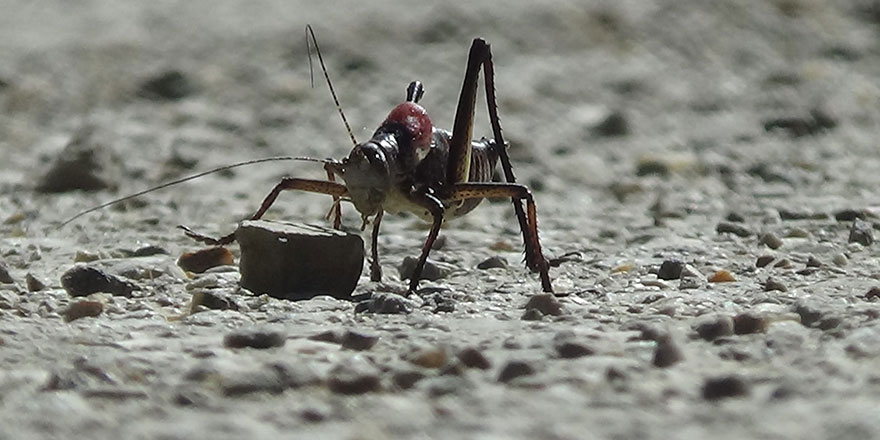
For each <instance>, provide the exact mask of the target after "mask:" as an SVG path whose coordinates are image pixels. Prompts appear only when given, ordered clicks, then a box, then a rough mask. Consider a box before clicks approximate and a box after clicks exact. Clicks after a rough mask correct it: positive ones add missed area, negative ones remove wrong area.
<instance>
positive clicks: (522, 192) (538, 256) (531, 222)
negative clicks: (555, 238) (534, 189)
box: [445, 182, 553, 292]
mask: <svg viewBox="0 0 880 440" xmlns="http://www.w3.org/2000/svg"><path fill="white" fill-rule="evenodd" d="M487 197H510V198H511V199H514V200H516V202H517V203H516V204H517V205H519V206H522V204H521V203H520V200H525V201H526V208H527V216H526V217H527V218H526V224H525V226H522V228H523V229H522V234H523V241H524V242H525V247H526V264H527V265H528V267H529V268H530V269H531V270H533V271H535V272H539V273H540V276H541V287H542V288H543V289H544V291H545V292H553V286H552V285H551V283H550V274H549V269H550V264H549V263H548V262H547V259H546V258H544V254H543V252H542V251H541V241H540V240H539V239H538V215H537V210H536V208H535V200H534V199H533V198H532V193H531V192H530V191H529V189H528V188H526V187H525V186H523V185H518V184H515V183H492V182H487V183H459V184H456V185H455V186H454V187H453V188H452V192H451V194H450V195H448V196H447V197H446V198H445V200H446V201H447V202H449V201H458V200H467V199H476V198H487Z"/></svg>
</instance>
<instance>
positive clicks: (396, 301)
mask: <svg viewBox="0 0 880 440" xmlns="http://www.w3.org/2000/svg"><path fill="white" fill-rule="evenodd" d="M412 310H413V304H412V302H411V301H410V300H408V299H406V298H405V297H404V296H402V295H398V294H396V293H390V292H376V293H374V294H373V296H371V297H370V299H368V300H366V301H362V302H359V303H358V304H357V305H356V306H355V313H358V312H370V313H378V314H385V315H404V314H408V313H410V312H412Z"/></svg>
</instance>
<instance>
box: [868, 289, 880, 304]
mask: <svg viewBox="0 0 880 440" xmlns="http://www.w3.org/2000/svg"><path fill="white" fill-rule="evenodd" d="M865 299H866V300H868V301H880V287H877V286H874V287H872V288H871V290H868V293H866V294H865Z"/></svg>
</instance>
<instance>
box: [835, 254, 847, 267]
mask: <svg viewBox="0 0 880 440" xmlns="http://www.w3.org/2000/svg"><path fill="white" fill-rule="evenodd" d="M831 262H832V263H834V264H836V265H838V266H840V267H843V266H846V265H847V263H849V258H847V257H846V255H844V254H837V255H835V256H834V257H832V258H831Z"/></svg>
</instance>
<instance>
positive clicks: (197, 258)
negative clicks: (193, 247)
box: [177, 246, 235, 273]
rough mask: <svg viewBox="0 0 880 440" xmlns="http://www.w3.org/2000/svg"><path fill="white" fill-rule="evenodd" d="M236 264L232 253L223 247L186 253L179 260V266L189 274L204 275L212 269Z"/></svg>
mask: <svg viewBox="0 0 880 440" xmlns="http://www.w3.org/2000/svg"><path fill="white" fill-rule="evenodd" d="M233 264H235V259H234V258H233V257H232V252H229V250H228V249H226V248H225V247H223V246H217V247H211V248H206V249H201V250H198V251H195V252H186V253H184V254H183V255H181V256H180V258H178V259H177V265H178V266H180V268H181V269H183V270H185V271H187V272H193V273H202V272H204V271H206V270H208V269H210V268H212V267H217V266H231V265H233Z"/></svg>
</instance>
